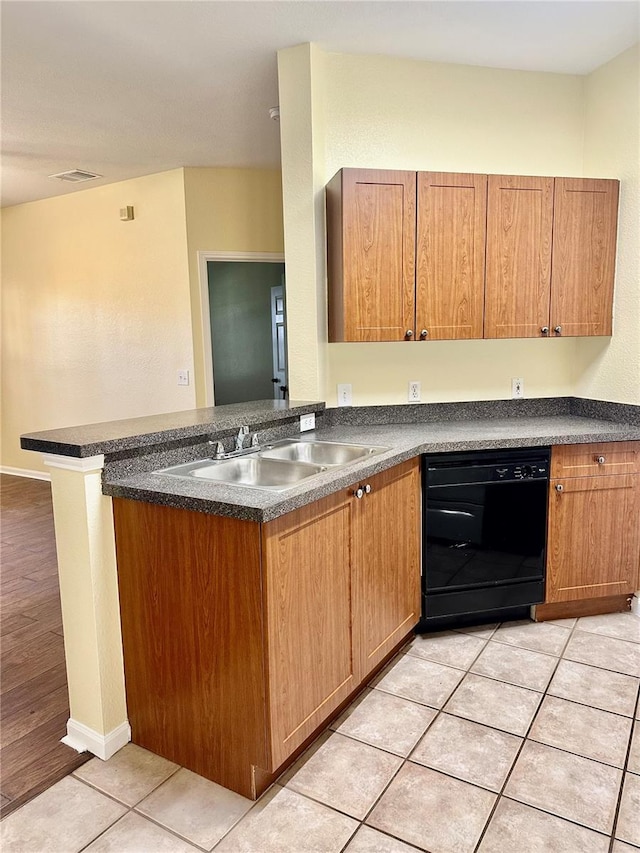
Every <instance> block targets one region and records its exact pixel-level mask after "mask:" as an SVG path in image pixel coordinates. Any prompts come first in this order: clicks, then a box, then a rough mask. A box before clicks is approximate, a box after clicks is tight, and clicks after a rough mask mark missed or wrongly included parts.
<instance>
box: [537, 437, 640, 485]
mask: <svg viewBox="0 0 640 853" xmlns="http://www.w3.org/2000/svg"><path fill="white" fill-rule="evenodd" d="M603 474H640V441H615V442H614V441H607V442H599V443H597V444H559V445H556V446H555V447H554V448H553V453H552V455H551V476H552V477H595V476H600V475H603Z"/></svg>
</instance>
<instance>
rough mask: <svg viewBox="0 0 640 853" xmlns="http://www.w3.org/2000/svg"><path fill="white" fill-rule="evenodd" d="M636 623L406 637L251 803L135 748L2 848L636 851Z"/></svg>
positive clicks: (68, 785)
mask: <svg viewBox="0 0 640 853" xmlns="http://www.w3.org/2000/svg"><path fill="white" fill-rule="evenodd" d="M639 685H640V619H639V618H637V617H635V616H633V615H631V614H628V613H625V614H612V615H608V616H594V617H588V618H582V619H579V620H560V621H556V622H547V623H543V624H539V625H536V624H534V623H531V622H521V623H513V622H512V623H505V624H502V625H490V626H482V627H481V628H470V629H465V630H460V631H446V632H442V633H439V634H431V635H428V636H422V637H416V639H415V640H413V641H412V642H411V643H410V644H408V645H407V646H406V647H405V648H404V649H403V650H402V652H401V653H400V654H399V655H398V656H397V657H396V658H395V660H394V661H393V662H392V663H391V664H390V665H389V666H388V667H387V669H386V670H385V671H384V672H382V673H381V674H380V675H379V676H378V677H377V678H376V679H374V681H373V682H372V684H371V685H370V687H369V688H368V689H367V690H366V691H365V693H364V694H362V695H361V696H360V697H359V698H358V700H357V701H356V702H354V703H353V705H352V706H351V707H350V708H349V709H348V710H347V711H345V712H344V713H343V714H342V715H341V716H340V717H339V718H338V719H337V720H335V721H334V723H333V724H332V726H331V727H330V728H329V729H327V731H325V732H324V733H323V734H322V735H321V736H320V737H319V738H318V739H317V740H316V742H315V743H314V744H313V745H312V746H311V747H310V749H309V750H307V752H306V753H305V754H304V755H303V756H302V757H301V758H300V759H299V760H298V761H297V762H296V764H294V765H293V767H292V768H290V769H289V770H288V771H287V772H286V773H285V774H283V776H281V777H280V779H279V780H278V784H276V785H274V786H273V787H272V788H271V789H270V790H269V791H268V792H267V793H266V794H265V795H264V796H263V797H262V798H261V799H260V800H259V801H258V802H257V803H252V802H250V801H249V800H247V799H245V798H244V797H241V796H239V795H238V794H234V793H232V792H231V791H228V790H226V789H225V788H221V787H220V786H219V785H216V784H214V783H213V782H209V781H208V780H206V779H203V778H202V777H200V776H196V775H195V774H194V773H191V772H190V771H189V770H186V769H184V768H180V767H178V766H177V765H176V764H172V763H171V762H170V761H166V760H165V759H163V758H159V757H158V756H155V755H152V754H151V753H149V752H146V751H145V750H143V749H141V748H140V747H138V746H134V745H133V744H129V745H128V746H126V747H125V748H124V749H122V750H121V751H120V752H119V753H117V755H115V756H114V757H113V758H112V759H110V760H109V761H107V762H102V761H100V760H99V759H93V760H92V761H90V762H88V763H87V764H85V765H83V766H82V767H81V768H79V769H78V770H76V771H75V773H73V774H72V775H71V776H67V777H66V778H65V779H63V780H62V781H61V782H58V783H57V784H56V785H54V786H53V787H51V788H49V790H47V791H45V792H44V793H43V794H41V795H40V796H39V797H37V798H36V799H35V800H32V801H31V802H30V803H27V804H26V805H25V806H23V807H22V808H20V809H18V810H17V811H15V812H14V813H12V814H10V815H9V816H8V817H7V818H5V820H4V821H3V822H2V823H1V824H0V839H1V842H2V850H3V851H4V853H79V851H81V850H86V851H91V853H160V851H167V853H188V851H191V853H193V851H203V850H204V851H211V850H214V851H216V853H340V851H344V853H411V851H413V853H415V851H416V850H418V851H428V853H476V852H477V853H510V851H517V853H544V851H553V853H633V851H636V853H638V851H639V850H640V714H639V711H638V690H639Z"/></svg>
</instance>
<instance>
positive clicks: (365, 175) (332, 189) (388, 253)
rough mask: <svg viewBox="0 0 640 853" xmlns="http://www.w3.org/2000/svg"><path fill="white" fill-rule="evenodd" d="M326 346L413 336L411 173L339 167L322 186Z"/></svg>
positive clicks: (413, 211) (413, 181) (413, 183)
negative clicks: (325, 240)
mask: <svg viewBox="0 0 640 853" xmlns="http://www.w3.org/2000/svg"><path fill="white" fill-rule="evenodd" d="M326 198H327V229H328V235H329V245H328V258H327V261H328V278H329V341H332V342H335V341H401V340H404V339H405V337H406V332H407V331H408V330H409V331H411V333H412V334H413V333H414V331H415V326H414V320H415V307H414V299H415V227H416V226H415V223H416V173H415V172H400V171H379V170H369V169H342V170H341V171H340V172H338V174H337V175H336V176H335V177H334V178H333V179H332V180H331V181H330V183H329V184H328V185H327V190H326Z"/></svg>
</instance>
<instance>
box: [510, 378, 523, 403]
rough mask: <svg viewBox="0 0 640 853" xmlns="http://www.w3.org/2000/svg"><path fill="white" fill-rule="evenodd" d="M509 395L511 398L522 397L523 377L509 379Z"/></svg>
mask: <svg viewBox="0 0 640 853" xmlns="http://www.w3.org/2000/svg"><path fill="white" fill-rule="evenodd" d="M511 396H512V397H513V399H514V400H515V399H517V398H519V397H524V379H512V380H511Z"/></svg>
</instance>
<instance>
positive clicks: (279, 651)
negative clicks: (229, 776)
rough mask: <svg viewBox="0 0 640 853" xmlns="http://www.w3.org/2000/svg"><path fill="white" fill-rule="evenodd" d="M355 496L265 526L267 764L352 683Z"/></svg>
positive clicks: (284, 753)
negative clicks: (270, 754) (268, 758)
mask: <svg viewBox="0 0 640 853" xmlns="http://www.w3.org/2000/svg"><path fill="white" fill-rule="evenodd" d="M353 504H354V501H353V499H352V498H351V499H349V498H346V497H344V496H343V495H342V494H340V495H337V496H331V497H329V498H326V499H324V500H323V501H321V502H320V505H317V504H311V505H310V506H307V507H303V508H302V509H300V510H297V511H295V512H293V513H288V514H287V515H284V516H281V517H280V518H279V519H276V520H275V521H272V522H270V523H269V524H266V525H264V527H263V548H264V560H265V568H266V572H265V588H264V594H265V613H266V623H265V627H266V635H265V636H266V643H267V653H266V671H267V679H268V685H269V686H268V690H269V696H268V699H269V708H270V715H269V720H270V729H271V737H270V740H271V749H272V756H271V766H270V768H269V769H275V768H277V767H278V766H279V765H280V764H282V763H283V761H284V760H285V759H286V758H287V757H288V756H289V755H291V753H292V752H293V751H294V750H295V749H296V748H297V747H298V746H299V745H300V744H301V743H303V742H304V741H305V740H306V739H307V738H308V737H309V735H310V734H312V732H313V731H314V730H315V729H316V728H317V727H318V725H320V723H322V721H323V720H324V719H326V718H327V717H328V716H329V715H330V713H331V711H333V710H335V709H336V708H337V707H338V706H339V705H340V704H341V702H342V701H343V700H344V699H345V698H346V697H347V696H348V695H349V693H351V692H352V691H353V690H354V688H355V687H356V685H357V682H356V676H355V675H354V668H353V640H352V635H351V632H352V625H351V602H352V597H353V596H352V588H351V585H352V567H351V538H352V513H353V508H354V507H353Z"/></svg>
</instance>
